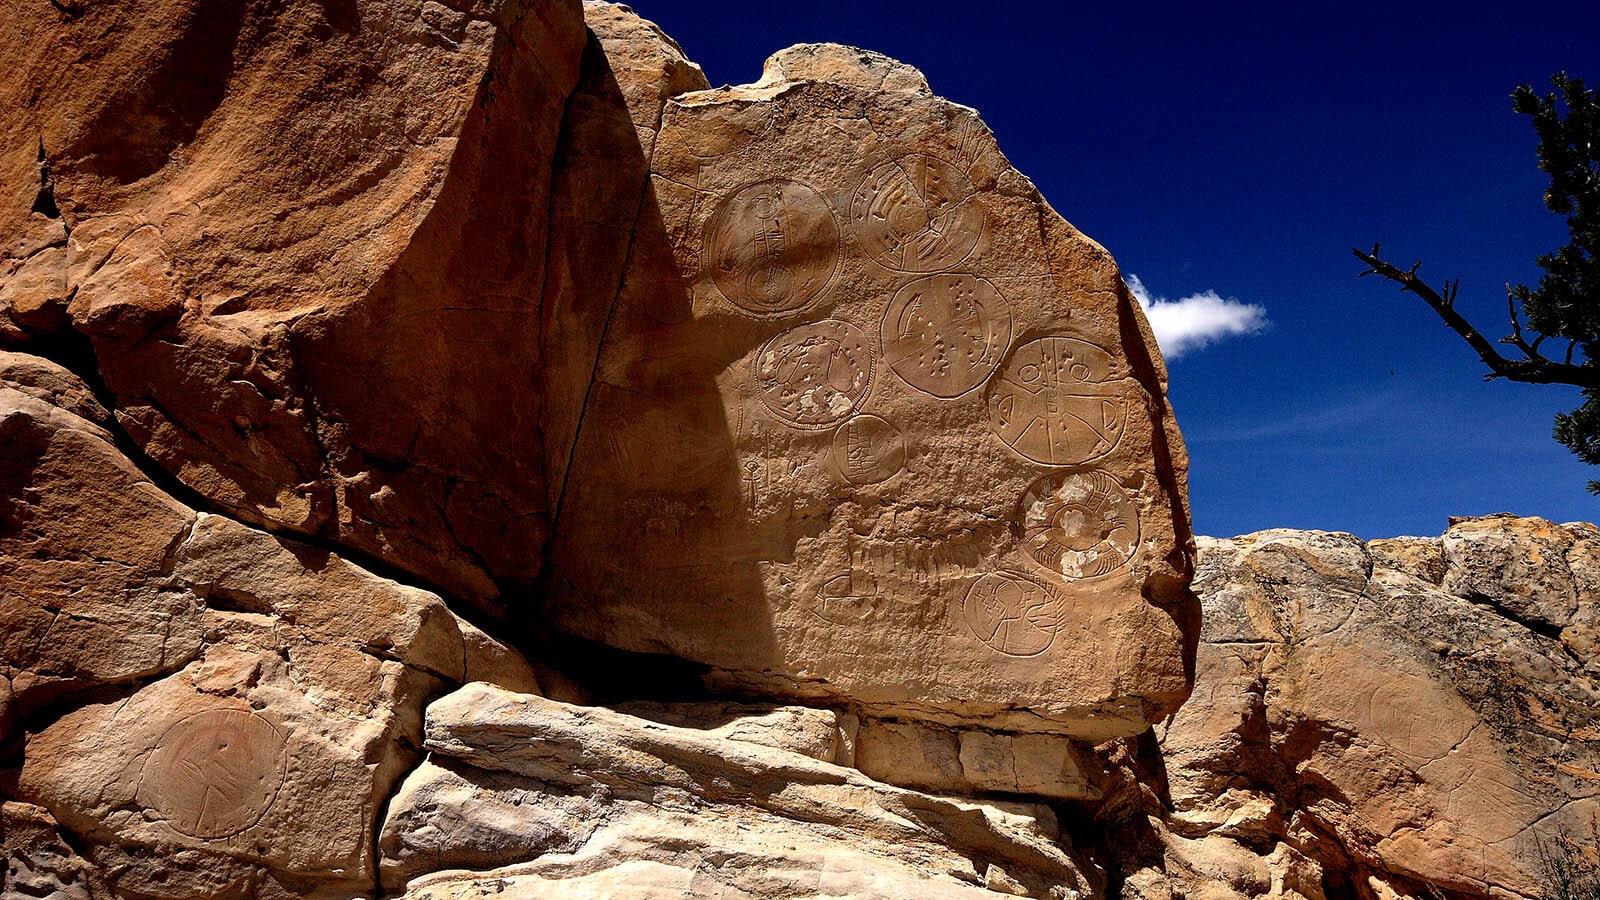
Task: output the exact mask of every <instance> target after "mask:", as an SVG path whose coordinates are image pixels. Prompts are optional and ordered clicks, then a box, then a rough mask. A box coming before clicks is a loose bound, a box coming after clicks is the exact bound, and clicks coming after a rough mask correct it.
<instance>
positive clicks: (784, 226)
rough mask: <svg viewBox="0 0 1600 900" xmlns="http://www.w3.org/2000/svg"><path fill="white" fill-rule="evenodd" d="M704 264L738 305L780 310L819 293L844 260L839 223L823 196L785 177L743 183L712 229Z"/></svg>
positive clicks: (750, 309) (760, 313)
mask: <svg viewBox="0 0 1600 900" xmlns="http://www.w3.org/2000/svg"><path fill="white" fill-rule="evenodd" d="M705 253H706V268H707V269H708V270H709V271H710V273H711V281H712V283H713V284H715V285H716V286H717V290H718V291H720V292H721V293H722V296H724V297H726V298H727V299H728V301H729V302H731V303H733V304H734V305H735V306H737V307H739V308H740V309H742V310H744V311H746V312H749V313H753V314H755V315H758V316H767V315H781V314H783V313H788V312H793V311H795V310H797V309H800V308H802V307H804V306H806V305H807V304H808V303H810V302H811V301H812V300H814V299H816V297H817V295H819V294H821V293H822V289H823V288H825V287H826V286H827V284H828V280H829V279H830V278H832V277H833V272H834V268H835V267H836V265H837V264H838V259H839V226H838V225H837V224H836V223H835V222H834V218H833V213H832V211H830V210H829V209H828V204H827V202H826V201H825V200H823V199H822V196H821V195H820V194H818V193H817V192H816V191H815V190H813V189H811V188H810V187H808V186H806V185H804V184H801V183H800V182H798V181H791V180H789V179H787V178H773V179H769V180H767V181H758V182H756V183H755V184H751V185H746V186H745V187H743V188H740V189H739V190H738V191H736V192H735V193H734V194H732V195H731V196H729V197H727V198H725V199H724V200H723V201H722V203H721V204H719V205H718V207H717V210H716V212H715V213H714V214H713V216H712V218H711V222H710V223H709V225H708V226H707V229H706V240H705Z"/></svg>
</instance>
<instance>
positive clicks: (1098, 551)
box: [1018, 469, 1139, 581]
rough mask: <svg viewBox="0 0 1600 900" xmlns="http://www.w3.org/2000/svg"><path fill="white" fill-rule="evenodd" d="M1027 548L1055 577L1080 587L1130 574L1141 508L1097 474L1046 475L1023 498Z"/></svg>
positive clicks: (1107, 478)
mask: <svg viewBox="0 0 1600 900" xmlns="http://www.w3.org/2000/svg"><path fill="white" fill-rule="evenodd" d="M1018 518H1019V519H1020V523H1021V527H1022V548H1023V551H1024V552H1025V553H1027V554H1028V557H1029V558H1030V559H1032V560H1033V561H1034V562H1035V563H1038V565H1039V567H1040V568H1042V569H1044V570H1045V571H1047V572H1049V573H1050V574H1052V575H1055V576H1058V577H1060V578H1063V579H1066V580H1068V581H1076V580H1078V579H1082V578H1098V577H1100V576H1102V575H1110V574H1112V573H1114V572H1119V571H1121V570H1122V569H1125V568H1127V566H1128V564H1129V563H1130V562H1132V561H1133V555H1134V553H1135V552H1136V551H1137V550H1138V549H1139V508H1138V506H1137V505H1136V504H1135V503H1134V501H1133V498H1132V497H1130V496H1129V495H1128V492H1127V491H1124V490H1123V489H1122V485H1120V484H1118V483H1117V480H1116V479H1115V478H1113V477H1111V475H1110V474H1109V473H1106V472H1102V471H1100V470H1098V469H1096V470H1092V471H1089V472H1080V473H1077V474H1073V475H1066V474H1056V475H1046V476H1045V477H1043V478H1041V479H1039V480H1038V481H1035V482H1034V483H1033V485H1032V486H1031V487H1029V488H1028V490H1027V492H1026V493H1024V494H1023V495H1022V507H1021V510H1020V513H1019V516H1018Z"/></svg>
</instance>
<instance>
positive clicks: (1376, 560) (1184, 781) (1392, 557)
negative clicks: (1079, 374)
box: [1142, 516, 1600, 898]
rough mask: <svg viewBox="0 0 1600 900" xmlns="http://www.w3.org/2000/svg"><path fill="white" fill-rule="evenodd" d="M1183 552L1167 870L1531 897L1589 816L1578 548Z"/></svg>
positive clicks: (1481, 536)
mask: <svg viewBox="0 0 1600 900" xmlns="http://www.w3.org/2000/svg"><path fill="white" fill-rule="evenodd" d="M1200 551H1201V553H1200V570H1199V575H1198V577H1197V579H1196V582H1195V586H1196V589H1197V590H1198V592H1199V593H1200V595H1201V597H1202V598H1203V601H1204V604H1205V614H1206V625H1205V630H1204V633H1203V637H1202V642H1201V645H1200V651H1199V672H1198V675H1197V683H1196V688H1195V695H1194V697H1193V698H1192V699H1191V700H1190V702H1189V703H1188V704H1187V705H1185V706H1184V708H1183V709H1182V710H1180V711H1179V712H1178V714H1177V715H1176V716H1175V717H1174V718H1173V719H1172V721H1171V722H1170V724H1168V725H1167V726H1166V727H1165V728H1164V729H1160V734H1161V746H1162V749H1163V751H1164V753H1165V756H1166V765H1167V774H1168V776H1169V777H1170V779H1171V800H1172V803H1173V804H1174V806H1175V811H1174V812H1173V814H1172V815H1171V817H1170V818H1169V819H1168V820H1167V821H1166V823H1165V826H1164V827H1165V828H1166V829H1168V830H1170V832H1171V834H1170V835H1169V836H1168V839H1167V840H1168V848H1169V853H1168V856H1169V859H1168V863H1169V870H1171V871H1174V872H1176V871H1178V870H1181V869H1183V868H1185V867H1188V868H1189V869H1190V870H1191V871H1198V872H1204V871H1207V869H1206V866H1208V865H1209V866H1211V867H1212V868H1213V869H1215V868H1216V867H1217V866H1219V865H1225V867H1231V869H1230V871H1238V872H1247V871H1250V870H1251V868H1252V865H1253V866H1254V867H1256V868H1258V869H1259V870H1260V873H1261V876H1262V877H1261V880H1260V883H1261V884H1262V885H1267V884H1268V883H1269V882H1271V883H1275V884H1277V885H1279V886H1280V887H1281V886H1282V884H1283V883H1284V879H1285V878H1288V879H1289V881H1290V883H1291V884H1293V883H1301V882H1303V883H1308V884H1310V885H1313V886H1315V887H1316V888H1317V889H1318V890H1323V889H1325V890H1326V896H1327V897H1330V898H1331V897H1358V898H1385V897H1395V896H1401V897H1407V896H1419V897H1422V896H1444V897H1450V898H1455V897H1463V898H1464V897H1483V896H1493V897H1531V896H1539V895H1541V892H1542V891H1543V890H1545V889H1546V888H1548V887H1549V885H1548V883H1547V882H1546V879H1547V878H1548V877H1549V873H1548V872H1547V871H1545V870H1544V866H1543V863H1542V862H1541V857H1542V856H1543V855H1545V854H1548V853H1552V852H1555V850H1556V848H1558V847H1559V846H1560V842H1559V836H1560V835H1562V834H1567V835H1569V836H1572V837H1577V838H1582V837H1583V836H1585V835H1588V834H1589V833H1590V831H1589V829H1590V825H1591V823H1592V822H1593V821H1594V818H1595V817H1596V815H1600V684H1597V681H1596V679H1597V677H1600V646H1597V644H1596V641H1595V635H1596V625H1597V624H1600V567H1597V566H1596V562H1597V560H1600V531H1596V530H1595V527H1594V526H1593V525H1588V524H1582V523H1574V524H1569V525H1556V524H1553V523H1551V522H1548V521H1545V520H1543V519H1537V518H1516V517H1510V516H1495V517H1488V518H1476V519H1462V520H1455V521H1453V522H1452V524H1451V526H1450V528H1449V530H1448V531H1446V532H1445V534H1444V536H1443V537H1442V538H1396V539H1392V540H1375V541H1370V542H1363V541H1361V540H1360V539H1358V538H1356V537H1353V536H1351V535H1348V534H1330V533H1324V532H1311V531H1289V530H1275V531H1264V532H1259V533H1256V534H1250V535H1245V536H1243V537H1239V538H1234V539H1231V540H1213V539H1210V538H1202V539H1201V541H1200ZM1541 848H1542V849H1541ZM1229 860H1232V861H1233V862H1227V861H1229ZM1241 860H1242V862H1241ZM1252 860H1253V861H1254V862H1253V863H1251V862H1250V861H1252ZM1297 868H1298V870H1299V871H1300V872H1301V873H1304V872H1305V871H1308V870H1309V871H1313V872H1316V873H1318V874H1317V876H1316V877H1312V878H1309V879H1307V878H1300V879H1299V882H1297V880H1296V874H1295V871H1294V870H1295V869H1297ZM1269 876H1270V877H1269ZM1190 877H1193V876H1190ZM1178 880H1179V881H1180V882H1181V881H1183V879H1182V878H1180V879H1178ZM1202 880H1203V878H1202ZM1190 883H1191V884H1192V883H1193V882H1190ZM1300 890H1301V891H1302V893H1303V894H1304V895H1305V896H1313V897H1314V896H1317V894H1316V893H1315V892H1314V891H1312V890H1311V888H1309V887H1305V886H1304V884H1302V887H1301V888H1300ZM1238 895H1242V896H1254V895H1255V894H1254V893H1253V892H1251V891H1249V890H1243V889H1241V890H1239V891H1238ZM1142 896H1148V897H1157V896H1167V895H1166V894H1163V893H1160V892H1159V891H1157V892H1152V893H1148V894H1144V895H1142ZM1227 896H1235V895H1227Z"/></svg>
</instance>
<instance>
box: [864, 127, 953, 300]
mask: <svg viewBox="0 0 1600 900" xmlns="http://www.w3.org/2000/svg"><path fill="white" fill-rule="evenodd" d="M973 192H974V191H973V186H972V179H971V177H969V176H968V175H967V173H966V171H965V170H963V169H962V168H961V167H960V166H958V165H956V164H954V163H951V162H948V161H946V160H943V159H940V158H939V157H937V156H929V155H928V154H926V153H911V154H908V155H906V156H902V157H900V158H899V159H897V160H895V161H894V162H889V163H884V164H883V165H881V166H879V167H877V168H876V169H873V170H872V171H871V172H870V173H868V174H867V177H866V178H865V179H864V180H863V181H862V182H861V186H860V187H859V188H857V189H856V194H855V198H854V199H853V200H852V202H851V204H850V221H851V223H852V224H853V225H854V227H855V233H856V239H857V240H859V241H860V242H861V247H862V249H864V250H866V251H867V254H868V255H870V256H871V257H872V258H873V259H875V260H877V261H878V262H879V263H881V264H882V265H884V266H886V267H888V268H890V269H896V270H898V271H901V272H942V271H944V270H945V269H948V268H950V267H952V266H954V265H955V264H957V263H959V262H961V261H962V260H964V259H966V258H967V256H968V255H969V254H971V253H972V250H973V248H974V247H976V246H977V245H978V238H979V237H980V236H981V235H982V234H983V210H982V208H980V207H979V206H978V203H977V201H976V200H975V199H973Z"/></svg>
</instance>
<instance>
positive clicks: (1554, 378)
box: [1351, 244, 1600, 387]
mask: <svg viewBox="0 0 1600 900" xmlns="http://www.w3.org/2000/svg"><path fill="white" fill-rule="evenodd" d="M1351 252H1352V253H1354V254H1355V255H1356V258H1357V259H1359V260H1361V261H1362V262H1364V263H1366V264H1367V271H1365V272H1362V273H1361V277H1366V276H1368V275H1377V276H1379V277H1381V278H1383V279H1385V280H1387V281H1392V282H1394V283H1395V284H1398V285H1399V286H1400V290H1401V291H1402V292H1405V293H1410V294H1416V295H1417V296H1418V297H1421V298H1422V300H1423V302H1425V303H1427V304H1428V305H1429V306H1431V307H1433V311H1434V312H1436V313H1438V314H1439V318H1441V319H1443V320H1444V324H1445V325H1447V326H1449V327H1450V330H1451V331H1454V332H1455V333H1456V334H1459V335H1461V337H1462V339H1463V340H1465V341H1466V342H1467V344H1468V345H1469V346H1470V347H1472V349H1473V350H1474V351H1475V352H1476V353H1477V354H1478V358H1479V359H1481V360H1483V364H1484V365H1486V366H1488V367H1489V374H1488V375H1486V376H1484V377H1485V378H1486V379H1489V380H1493V379H1495V378H1504V379H1507V380H1509V381H1520V382H1524V383H1527V384H1571V385H1576V386H1578V387H1600V367H1590V366H1575V365H1572V363H1571V360H1570V357H1569V359H1568V361H1567V362H1564V363H1560V362H1556V361H1555V360H1552V359H1546V358H1545V357H1543V356H1540V355H1539V352H1538V350H1537V342H1536V343H1535V344H1534V345H1529V344H1528V343H1527V342H1526V341H1524V340H1523V338H1522V328H1521V326H1520V325H1519V324H1518V322H1517V317H1516V310H1515V307H1513V308H1512V315H1511V324H1512V336H1511V337H1510V338H1507V339H1506V340H1507V342H1508V343H1511V344H1513V345H1514V346H1516V348H1517V349H1518V350H1520V351H1522V353H1523V355H1524V356H1525V357H1526V358H1524V359H1507V358H1506V357H1504V356H1501V355H1500V352H1499V351H1498V350H1496V349H1495V348H1494V345H1493V344H1491V343H1489V340H1488V339H1487V338H1485V337H1484V336H1483V335H1482V334H1481V333H1480V332H1479V331H1478V329H1476V328H1474V327H1473V326H1472V323H1471V322H1468V321H1467V320H1466V319H1465V318H1463V317H1462V315H1461V314H1460V313H1458V312H1456V311H1455V299H1456V294H1457V292H1459V291H1460V290H1461V283H1460V282H1459V281H1457V282H1455V283H1454V284H1452V283H1451V282H1448V281H1447V282H1445V293H1444V294H1443V295H1442V296H1441V295H1440V293H1439V292H1438V291H1435V290H1434V289H1433V288H1432V287H1431V286H1429V285H1428V283H1427V282H1425V281H1423V280H1422V279H1421V278H1419V277H1417V268H1418V267H1419V266H1421V265H1422V263H1420V262H1419V263H1417V265H1415V266H1412V267H1411V270H1410V271H1409V272H1408V271H1405V270H1403V269H1399V268H1396V267H1395V266H1393V265H1390V264H1389V263H1387V262H1384V261H1383V260H1381V259H1379V258H1378V246H1377V245H1376V244H1374V245H1373V247H1372V252H1371V253H1363V252H1361V251H1360V250H1352V251H1351ZM1508 302H1509V298H1508Z"/></svg>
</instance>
